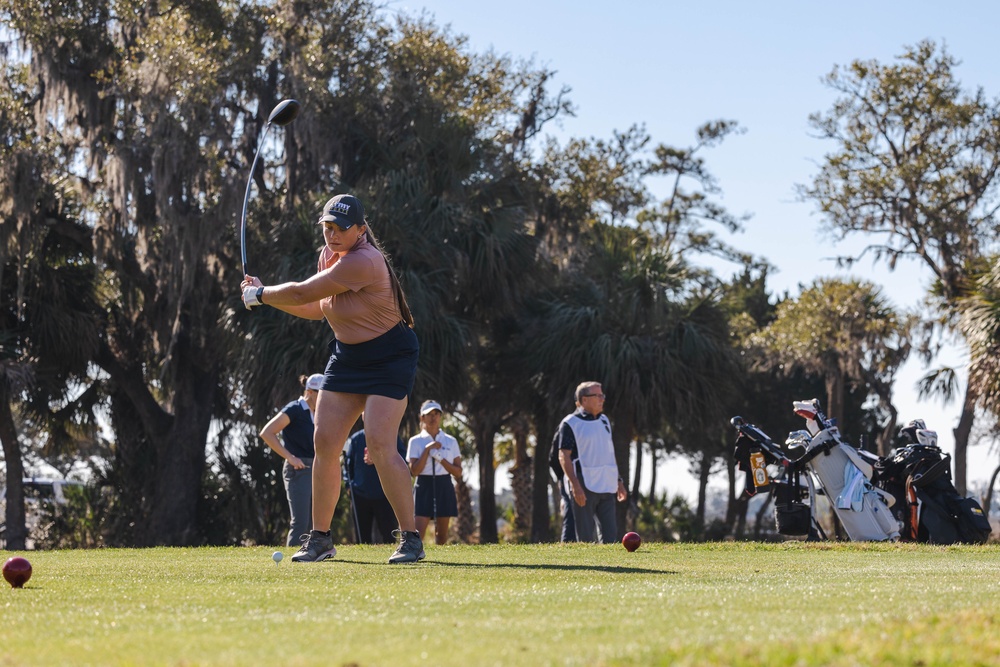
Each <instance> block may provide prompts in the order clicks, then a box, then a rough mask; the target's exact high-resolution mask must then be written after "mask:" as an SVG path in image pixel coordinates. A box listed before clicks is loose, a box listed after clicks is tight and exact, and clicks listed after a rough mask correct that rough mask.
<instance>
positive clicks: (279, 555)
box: [271, 551, 285, 563]
mask: <svg viewBox="0 0 1000 667" xmlns="http://www.w3.org/2000/svg"><path fill="white" fill-rule="evenodd" d="M284 557H285V554H283V553H281V552H280V551H275V552H274V553H273V554H271V558H272V559H273V560H274V562H275V563H280V562H281V559H282V558H284Z"/></svg>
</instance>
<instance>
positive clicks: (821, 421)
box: [788, 399, 900, 542]
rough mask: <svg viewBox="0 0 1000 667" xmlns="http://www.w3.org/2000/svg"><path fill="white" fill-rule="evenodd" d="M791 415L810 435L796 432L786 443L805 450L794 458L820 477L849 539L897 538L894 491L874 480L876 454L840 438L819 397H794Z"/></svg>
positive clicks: (897, 528)
mask: <svg viewBox="0 0 1000 667" xmlns="http://www.w3.org/2000/svg"><path fill="white" fill-rule="evenodd" d="M794 408H795V414H797V415H799V416H800V417H804V418H805V420H806V428H807V429H808V433H806V432H803V431H799V432H797V433H795V434H793V435H795V436H797V437H795V438H793V439H790V441H789V443H788V444H793V441H794V444H796V445H801V446H802V447H803V448H804V450H805V452H804V453H803V454H802V456H800V457H797V458H796V459H795V462H796V463H797V464H799V465H800V466H802V465H804V466H805V470H806V471H807V472H808V473H809V474H810V475H811V476H813V477H814V478H815V480H816V481H818V483H819V486H820V487H822V489H823V492H824V493H825V494H826V496H827V498H828V499H829V500H830V503H831V505H832V506H833V510H834V512H835V513H836V515H837V518H838V519H839V520H840V523H841V525H843V527H844V530H845V531H846V532H847V536H848V537H849V538H850V539H851V540H852V541H871V542H883V541H886V540H892V541H895V540H898V539H899V529H900V526H899V522H898V521H897V520H896V518H895V517H894V516H893V514H892V511H891V510H890V509H889V508H890V507H891V506H892V504H893V503H894V502H895V499H894V498H893V497H892V494H890V493H887V492H885V491H883V490H882V489H880V488H877V487H875V486H874V485H873V484H872V475H873V473H874V465H873V464H874V463H875V462H876V461H877V460H878V457H875V456H873V455H870V454H867V452H863V451H860V450H858V449H856V448H854V447H852V446H850V445H848V444H847V443H845V442H843V441H842V440H841V439H840V431H839V429H838V428H837V426H836V425H835V424H834V423H833V421H832V420H829V419H827V418H826V416H825V415H824V414H823V413H822V412H821V411H820V407H819V401H817V400H816V399H813V400H811V401H795V402H794Z"/></svg>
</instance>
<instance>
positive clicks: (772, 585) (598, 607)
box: [0, 542, 1000, 666]
mask: <svg viewBox="0 0 1000 667" xmlns="http://www.w3.org/2000/svg"><path fill="white" fill-rule="evenodd" d="M272 551H273V549H270V548H263V547H261V548H228V549H147V550H121V549H107V550H98V551H52V552H32V553H27V554H20V555H24V556H26V557H27V558H29V559H30V560H31V562H32V564H33V566H34V576H33V577H32V579H31V581H29V582H28V584H27V586H26V587H25V588H24V589H21V590H15V589H10V588H6V587H5V588H4V589H3V591H2V593H0V665H46V664H48V665H55V664H59V665H63V664H73V665H85V664H93V665H106V664H113V665H132V664H155V665H249V664H255V665H264V664H266V665H278V664H281V665H315V664H324V665H358V666H362V665H363V666H369V665H371V666H374V665H635V664H641V665H675V664H679V665H763V664H766V665H1000V547H998V546H997V545H995V544H994V545H988V546H983V547H933V546H926V545H921V546H916V545H900V544H894V545H888V544H885V545H882V544H880V545H855V544H818V545H817V544H805V543H800V542H793V543H785V544H776V545H763V544H754V543H736V544H702V545H663V544H644V545H643V546H642V547H641V548H640V550H639V551H637V552H635V553H631V554H630V553H628V552H626V551H625V550H624V549H623V548H622V547H621V546H620V545H606V546H605V545H499V546H447V547H433V546H431V547H429V548H428V560H427V561H425V562H423V563H420V564H418V565H416V566H390V565H388V564H386V563H385V559H386V557H387V556H388V554H389V551H390V549H389V548H387V547H385V546H375V547H371V546H346V547H343V548H342V549H341V550H340V553H339V554H338V556H337V559H336V560H335V561H330V562H326V563H320V564H315V565H301V564H294V563H291V562H290V561H289V559H287V558H286V559H285V560H284V561H283V562H282V563H280V564H279V565H275V564H274V562H272V560H271V553H272ZM283 551H284V552H285V553H286V555H291V553H292V550H291V549H283ZM10 555H12V554H10V553H6V554H4V559H6V558H7V557H9V556H10ZM0 583H2V582H0Z"/></svg>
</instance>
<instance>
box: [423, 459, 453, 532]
mask: <svg viewBox="0 0 1000 667" xmlns="http://www.w3.org/2000/svg"><path fill="white" fill-rule="evenodd" d="M428 465H430V464H428ZM435 498H437V512H436V513H435V511H434V510H435V505H434V499H435ZM413 513H414V514H415V515H416V516H423V517H428V518H430V519H437V518H438V517H445V516H458V500H457V499H456V498H455V487H454V486H453V485H452V483H451V475H417V484H416V486H414V487H413Z"/></svg>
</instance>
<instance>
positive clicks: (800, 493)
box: [729, 417, 826, 539]
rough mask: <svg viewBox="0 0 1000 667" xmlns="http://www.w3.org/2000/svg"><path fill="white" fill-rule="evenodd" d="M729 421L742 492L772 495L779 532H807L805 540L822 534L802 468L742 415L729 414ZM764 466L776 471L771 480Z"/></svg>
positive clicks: (811, 487) (810, 489) (793, 533)
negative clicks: (802, 479) (734, 442)
mask: <svg viewBox="0 0 1000 667" xmlns="http://www.w3.org/2000/svg"><path fill="white" fill-rule="evenodd" d="M729 423H731V424H732V425H733V426H734V427H735V428H736V431H737V433H738V435H737V438H736V445H735V450H734V452H733V455H734V458H735V460H736V466H737V468H738V469H739V470H742V471H743V472H744V474H745V483H744V486H743V493H744V495H745V496H747V497H753V496H755V495H757V494H758V493H765V492H771V493H773V494H774V501H775V503H774V522H775V527H776V528H777V530H778V533H779V534H781V535H807V536H808V537H809V539H819V536H820V535H823V537H826V536H825V535H824V534H823V531H822V528H820V526H819V523H818V522H817V521H816V519H815V512H814V503H813V502H812V500H813V498H814V497H815V489H814V488H813V485H812V480H810V479H809V477H808V476H806V486H803V485H802V483H801V481H800V474H801V472H802V469H801V467H800V466H799V465H797V462H796V461H794V460H792V459H791V458H789V456H788V455H787V454H785V452H784V451H783V450H782V449H781V448H780V447H779V446H778V445H776V444H775V443H774V442H773V441H772V440H771V438H769V437H768V435H767V434H766V433H764V432H763V431H762V430H760V429H759V428H757V427H756V426H754V425H753V424H750V423H748V422H746V421H744V419H743V418H742V417H733V418H732V419H731V420H730V421H729ZM768 466H771V467H772V468H775V467H776V468H777V470H778V472H776V473H775V477H774V478H773V479H772V477H771V475H770V473H769V472H768ZM803 501H808V502H803Z"/></svg>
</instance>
